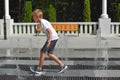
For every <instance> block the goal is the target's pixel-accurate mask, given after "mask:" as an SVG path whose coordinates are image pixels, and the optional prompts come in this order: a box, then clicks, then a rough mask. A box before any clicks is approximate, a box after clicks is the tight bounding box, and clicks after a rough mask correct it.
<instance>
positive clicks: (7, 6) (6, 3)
mask: <svg viewBox="0 0 120 80" xmlns="http://www.w3.org/2000/svg"><path fill="white" fill-rule="evenodd" d="M5 17H6V19H10V18H11V17H10V15H9V0H5Z"/></svg>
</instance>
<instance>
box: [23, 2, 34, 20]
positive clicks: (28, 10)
mask: <svg viewBox="0 0 120 80" xmlns="http://www.w3.org/2000/svg"><path fill="white" fill-rule="evenodd" d="M31 21H32V2H31V1H26V2H25V8H24V22H31Z"/></svg>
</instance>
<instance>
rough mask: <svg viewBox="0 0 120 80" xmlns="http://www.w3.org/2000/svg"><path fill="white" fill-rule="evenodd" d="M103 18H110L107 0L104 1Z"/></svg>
mask: <svg viewBox="0 0 120 80" xmlns="http://www.w3.org/2000/svg"><path fill="white" fill-rule="evenodd" d="M101 18H108V14H107V0H102V14H101Z"/></svg>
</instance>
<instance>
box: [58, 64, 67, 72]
mask: <svg viewBox="0 0 120 80" xmlns="http://www.w3.org/2000/svg"><path fill="white" fill-rule="evenodd" d="M67 68H68V66H67V65H64V66H61V68H60V71H58V73H62V72H63V71H65V70H66V69H67Z"/></svg>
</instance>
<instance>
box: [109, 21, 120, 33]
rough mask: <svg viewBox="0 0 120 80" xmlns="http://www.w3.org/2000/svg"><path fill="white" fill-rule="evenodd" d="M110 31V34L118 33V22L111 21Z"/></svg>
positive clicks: (119, 26) (119, 25) (119, 28)
mask: <svg viewBox="0 0 120 80" xmlns="http://www.w3.org/2000/svg"><path fill="white" fill-rule="evenodd" d="M110 32H111V34H112V35H120V23H118V22H112V23H111V27H110Z"/></svg>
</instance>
